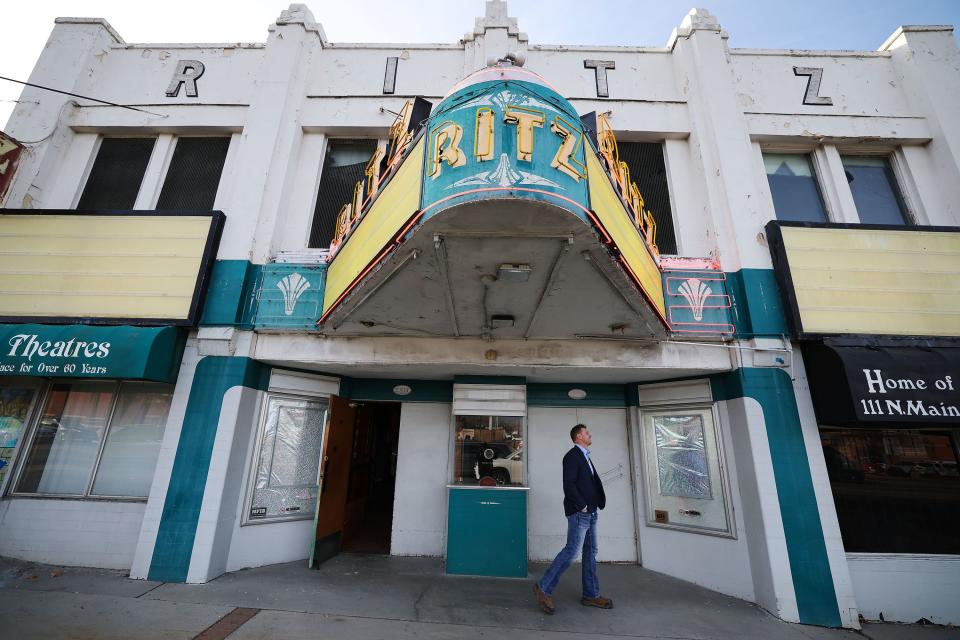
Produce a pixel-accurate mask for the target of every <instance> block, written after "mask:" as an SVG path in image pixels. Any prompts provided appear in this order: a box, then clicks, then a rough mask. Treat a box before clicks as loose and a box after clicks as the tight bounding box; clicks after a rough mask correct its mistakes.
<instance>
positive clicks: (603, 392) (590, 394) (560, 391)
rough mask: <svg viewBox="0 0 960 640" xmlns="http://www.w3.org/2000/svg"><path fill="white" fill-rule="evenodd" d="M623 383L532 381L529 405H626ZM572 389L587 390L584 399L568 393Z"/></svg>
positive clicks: (528, 395)
mask: <svg viewBox="0 0 960 640" xmlns="http://www.w3.org/2000/svg"><path fill="white" fill-rule="evenodd" d="M629 386H632V387H633V388H634V394H636V385H623V384H575V383H559V384H558V383H531V384H528V385H527V405H529V406H531V407H620V408H622V407H626V406H629V404H628V401H627V387H629ZM571 389H581V390H583V391H586V392H587V395H586V397H585V398H583V399H582V400H574V399H572V398H571V397H570V396H569V395H568V394H569V392H570V390H571Z"/></svg>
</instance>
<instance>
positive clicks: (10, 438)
mask: <svg viewBox="0 0 960 640" xmlns="http://www.w3.org/2000/svg"><path fill="white" fill-rule="evenodd" d="M36 392H37V390H36V389H33V388H30V387H0V489H2V488H3V481H4V480H6V478H7V475H8V474H9V471H10V464H11V463H12V462H13V453H14V451H16V448H17V443H18V442H20V438H22V437H23V432H24V429H25V428H26V421H27V413H28V412H29V411H30V405H31V403H32V402H33V396H34V395H35V394H36Z"/></svg>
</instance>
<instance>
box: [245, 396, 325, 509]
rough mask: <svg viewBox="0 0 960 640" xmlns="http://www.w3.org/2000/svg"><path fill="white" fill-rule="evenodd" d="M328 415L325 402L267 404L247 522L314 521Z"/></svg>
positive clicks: (277, 398)
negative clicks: (305, 519)
mask: <svg viewBox="0 0 960 640" xmlns="http://www.w3.org/2000/svg"><path fill="white" fill-rule="evenodd" d="M326 415H327V403H326V401H325V400H306V399H300V398H288V397H282V396H270V397H269V398H268V399H267V408H266V412H265V414H264V417H263V421H262V429H261V432H260V440H259V443H258V447H257V455H256V457H255V460H256V468H255V469H254V477H253V483H252V487H251V490H250V492H249V500H248V503H249V508H248V509H247V518H246V520H247V521H259V520H274V519H281V518H282V519H291V518H292V519H297V518H312V517H313V514H314V511H315V510H316V505H317V479H318V475H319V470H320V456H321V453H322V446H323V444H322V439H323V425H324V421H325V420H326Z"/></svg>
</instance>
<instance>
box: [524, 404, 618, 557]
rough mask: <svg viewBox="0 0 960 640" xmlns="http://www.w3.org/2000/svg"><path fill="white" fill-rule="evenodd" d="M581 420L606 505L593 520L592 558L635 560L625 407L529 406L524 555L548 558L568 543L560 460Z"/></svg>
mask: <svg viewBox="0 0 960 640" xmlns="http://www.w3.org/2000/svg"><path fill="white" fill-rule="evenodd" d="M578 423H583V424H585V425H587V427H588V428H589V429H590V432H591V433H592V434H593V444H592V445H591V446H590V453H591V456H592V457H593V459H594V461H595V464H596V468H597V471H598V472H599V473H600V475H601V476H603V477H605V478H606V479H605V480H604V483H603V489H604V492H605V493H606V495H607V506H606V508H605V509H604V510H603V511H601V512H600V516H599V520H598V523H597V526H598V530H599V531H598V533H599V543H598V545H597V546H598V551H597V558H598V559H599V560H600V561H602V562H636V561H637V546H636V538H635V532H636V527H635V524H634V522H635V519H634V512H633V495H632V488H631V486H630V471H629V470H630V460H629V453H628V451H629V448H628V447H627V412H626V409H612V408H611V409H599V408H583V409H578V408H572V407H571V408H567V407H530V408H529V410H528V414H527V443H528V444H527V447H526V448H527V451H528V457H527V474H528V476H529V478H528V481H529V485H530V491H529V492H528V494H527V499H528V501H529V504H528V506H527V555H528V557H529V558H530V560H536V561H549V560H553V558H554V557H555V556H556V555H557V553H559V552H560V549H562V548H563V545H564V544H566V542H567V519H566V516H565V515H564V512H563V465H562V463H561V461H562V460H563V456H564V454H566V453H567V451H569V450H570V447H572V446H573V443H572V442H571V441H570V428H571V427H573V425H575V424H578Z"/></svg>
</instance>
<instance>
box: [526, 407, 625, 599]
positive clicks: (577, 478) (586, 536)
mask: <svg viewBox="0 0 960 640" xmlns="http://www.w3.org/2000/svg"><path fill="white" fill-rule="evenodd" d="M570 439H571V440H573V445H574V446H573V448H572V449H570V451H568V452H567V454H566V455H565V456H563V510H564V512H565V513H566V515H567V545H566V546H565V547H564V548H563V549H562V550H561V551H560V553H558V554H557V557H556V558H554V560H553V563H552V564H551V565H550V568H549V569H547V572H546V573H545V574H543V577H542V578H541V579H540V582H538V583H536V584H534V585H533V592H534V593H535V594H536V595H537V602H539V604H540V608H541V609H542V610H543V612H544V613H548V614H552V613H553V612H554V611H555V610H556V607H555V606H554V604H553V598H552V597H550V596H551V594H552V593H553V590H554V589H555V588H556V586H557V583H558V582H559V581H560V576H562V575H563V572H564V571H566V570H567V568H568V567H569V566H570V564H571V563H572V562H573V559H574V558H575V557H576V556H577V553H580V552H581V550H582V554H583V556H582V567H581V572H582V581H583V591H582V592H581V593H582V596H581V598H580V604H582V605H584V606H587V607H599V608H601V609H612V608H613V600H611V599H610V598H604V597H603V596H601V595H600V582H599V580H597V509H603V508H604V507H605V506H606V504H607V497H606V495H604V493H603V483H602V482H601V481H600V476H599V475H598V474H597V470H596V468H595V467H594V466H593V462H592V461H591V460H590V449H588V448H587V447H589V446H590V445H591V444H593V437H592V436H591V435H590V430H589V429H587V427H586V426H585V425H582V424H578V425H577V426H575V427H574V428H572V429H570Z"/></svg>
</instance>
